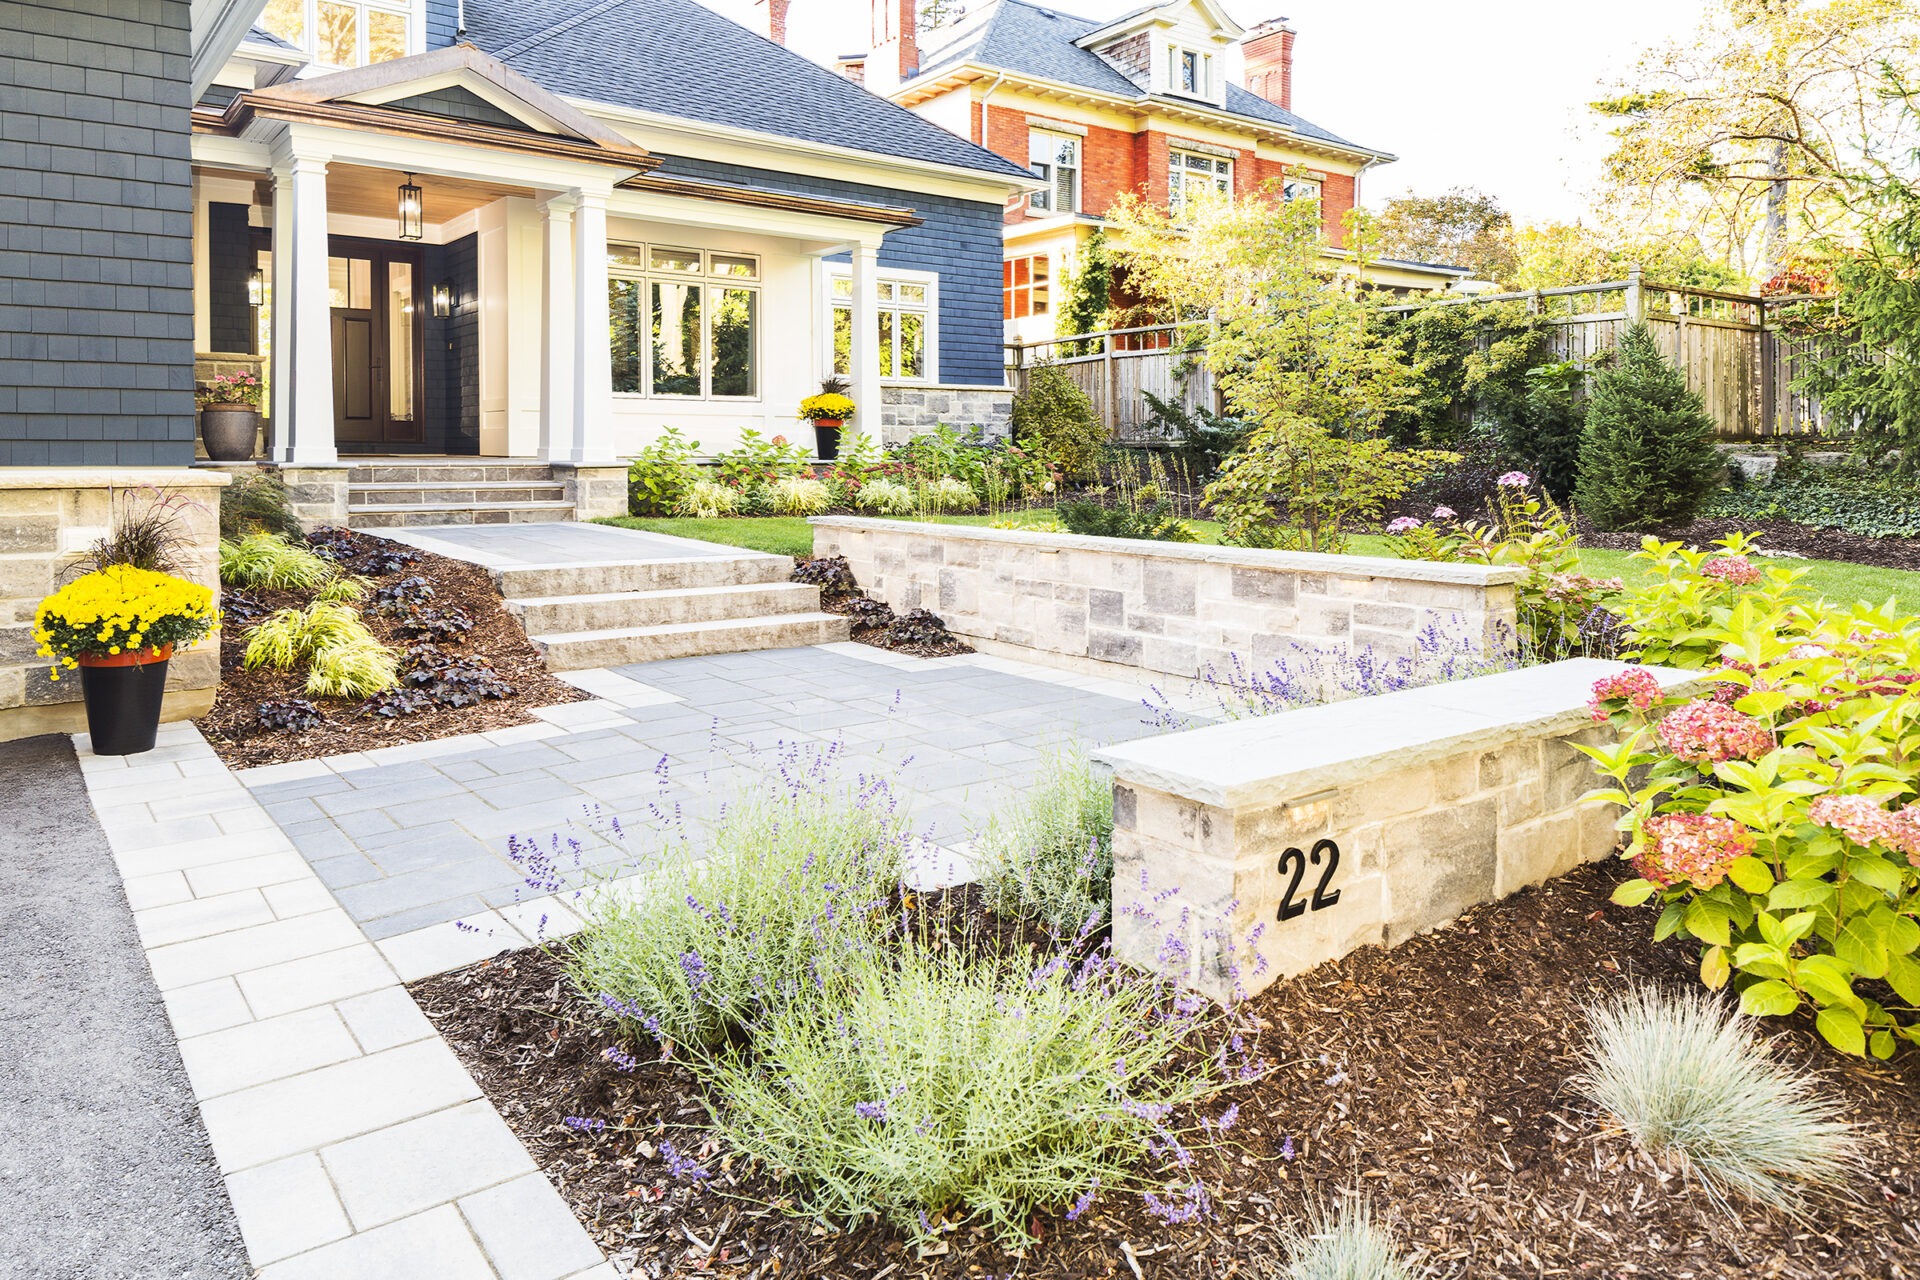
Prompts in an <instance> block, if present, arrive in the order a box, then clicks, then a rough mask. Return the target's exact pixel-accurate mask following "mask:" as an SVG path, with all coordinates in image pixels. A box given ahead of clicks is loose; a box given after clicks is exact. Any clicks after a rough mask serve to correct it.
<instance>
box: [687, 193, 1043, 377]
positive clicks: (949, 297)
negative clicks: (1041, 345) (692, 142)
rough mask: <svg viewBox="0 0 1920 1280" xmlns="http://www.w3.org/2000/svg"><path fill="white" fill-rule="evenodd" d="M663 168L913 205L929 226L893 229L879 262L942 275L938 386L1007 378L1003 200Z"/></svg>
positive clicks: (834, 197) (865, 200) (827, 196)
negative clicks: (1002, 319)
mask: <svg viewBox="0 0 1920 1280" xmlns="http://www.w3.org/2000/svg"><path fill="white" fill-rule="evenodd" d="M659 171H660V172H661V173H665V174H678V175H680V176H681V177H686V178H699V179H703V180H706V181H709V182H724V183H728V184H730V185H733V186H743V187H752V188H756V189H758V190H762V191H786V192H791V193H793V194H796V195H807V196H818V197H823V198H825V199H830V200H847V201H852V202H855V203H859V204H878V205H896V206H898V205H911V206H912V208H913V210H914V212H916V213H917V214H919V215H920V217H922V218H923V219H925V221H924V222H923V223H922V224H921V225H920V226H917V227H902V228H900V229H898V230H896V231H889V232H888V233H887V237H886V239H885V240H884V241H882V242H881V245H880V265H881V266H882V267H904V268H910V269H913V270H918V271H935V272H938V273H939V275H940V370H939V373H940V381H942V382H946V383H972V384H978V385H992V386H996V387H997V386H999V385H1000V384H1001V383H1002V382H1003V381H1005V379H1006V371H1005V366H1004V362H1003V353H1002V349H1001V345H1000V344H1001V342H1002V341H1003V338H1002V337H1001V331H1000V330H1001V326H1000V257H1001V252H1000V227H1001V223H1002V215H1001V208H1002V206H1001V205H1000V204H999V203H997V202H996V203H993V204H986V203H983V202H980V201H977V200H955V199H953V198H952V197H949V196H934V195H925V194H923V193H921V192H917V191H891V190H888V189H887V188H884V187H869V186H864V185H861V184H859V183H853V182H838V181H834V180H832V179H828V178H815V177H808V176H806V175H804V174H794V173H776V172H773V171H772V170H769V169H750V168H747V167H745V166H743V165H729V164H716V163H714V162H713V161H710V160H699V159H694V158H692V157H688V156H664V157H662V158H661V163H660V170H659Z"/></svg>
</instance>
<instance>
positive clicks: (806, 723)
mask: <svg viewBox="0 0 1920 1280" xmlns="http://www.w3.org/2000/svg"><path fill="white" fill-rule="evenodd" d="M882 656H883V657H885V658H886V660H884V661H881V660H876V659H875V658H873V657H868V656H866V655H864V654H854V653H847V652H842V651H839V648H838V647H836V646H821V647H814V648H799V649H783V650H772V651H766V652H756V653H728V654H715V655H709V656H704V657H695V658H677V659H672V660H668V661H663V662H653V663H642V664H636V665H631V666H624V667H618V668H614V669H612V671H610V672H601V673H594V678H595V679H596V680H598V681H600V682H602V683H611V684H614V685H618V686H619V687H624V688H631V689H635V690H651V691H655V692H657V693H658V694H659V695H661V696H662V697H663V698H670V699H678V700H677V701H671V700H662V701H655V702H652V703H650V704H649V705H641V706H632V707H625V706H620V705H618V704H616V703H613V702H603V703H596V704H594V705H595V706H597V707H602V708H605V709H606V711H607V713H608V714H610V715H614V716H617V717H618V721H619V723H617V724H611V725H610V724H608V723H607V722H605V721H599V722H595V723H594V724H593V726H592V727H588V728H583V729H580V730H578V731H575V732H568V731H567V730H566V729H565V727H564V726H563V725H557V724H548V725H542V726H537V727H538V728H539V729H540V730H541V731H542V732H544V733H546V734H547V735H548V736H544V737H540V738H538V739H537V740H519V737H520V735H518V734H517V733H516V732H514V731H507V732H506V734H505V736H504V737H502V735H501V734H499V733H495V734H490V735H488V737H487V738H485V739H483V738H481V737H479V736H478V735H476V736H475V737H474V738H473V739H472V744H471V745H470V746H463V745H460V744H458V743H455V742H451V741H443V742H440V743H436V744H433V745H434V748H435V749H434V752H433V753H432V754H427V755H422V756H419V757H414V756H409V755H407V754H406V753H405V751H404V750H403V751H402V752H399V753H396V755H397V756H398V758H394V757H382V758H385V759H387V760H388V761H389V762H388V763H385V764H367V763H366V762H365V761H364V760H362V759H360V758H355V759H353V760H350V761H344V762H343V761H336V762H333V764H334V768H330V769H328V770H327V771H326V772H324V773H311V774H304V776H303V772H302V771H274V772H267V773H263V774H261V775H260V776H259V778H258V780H257V781H256V780H253V779H250V778H249V777H248V775H247V774H242V775H240V776H241V778H242V780H243V781H247V782H248V785H249V789H250V790H251V792H252V794H253V795H254V797H255V798H256V799H257V800H259V801H260V803H261V804H262V805H263V806H264V807H265V808H266V811H267V812H268V813H269V814H271V815H272V816H273V818H274V819H275V820H276V821H278V822H279V823H280V824H281V828H282V830H283V832H284V833H285V834H286V836H287V837H288V839H290V840H291V841H292V843H293V844H294V846H295V847H296V848H297V849H299V850H300V852H301V853H302V854H303V855H305V856H306V857H307V858H308V860H309V861H310V862H311V863H312V865H313V868H314V870H315V872H316V873H317V874H318V876H319V878H320V879H321V880H322V881H323V882H324V883H325V884H326V885H327V886H328V887H329V888H330V889H332V890H333V891H334V894H335V895H336V896H337V897H338V899H339V901H340V904H341V906H343V907H344V908H345V909H346V911H347V913H348V914H349V915H350V916H351V917H352V918H353V919H354V920H355V921H356V922H357V923H358V924H359V925H360V926H361V928H362V929H363V930H364V931H365V933H366V934H367V936H368V937H370V938H373V939H375V940H383V939H392V938H395V937H398V936H399V935H402V934H405V933H408V932H411V931H413V930H416V929H421V928H425V927H429V926H434V925H439V924H444V923H447V922H451V921H456V920H462V919H465V918H467V917H469V916H471V915H473V914H475V913H476V912H479V911H481V910H484V909H485V908H486V907H489V906H491V907H509V908H510V907H511V906H512V905H513V904H514V903H516V902H518V901H520V900H522V899H523V898H533V897H536V896H538V891H536V890H533V889H530V888H528V887H527V886H526V884H525V880H524V871H523V869H522V868H521V867H520V866H518V865H517V864H516V863H515V862H514V861H513V859H512V858H511V857H509V853H508V845H509V839H510V838H511V837H513V836H520V837H524V838H527V839H536V840H545V839H547V838H548V837H550V836H552V835H553V834H554V833H556V832H562V833H565V835H567V836H571V837H574V838H577V839H578V840H579V841H580V843H581V851H580V855H579V861H580V863H581V864H582V865H583V866H584V867H586V868H591V869H596V870H628V869H634V868H636V867H638V866H642V865H644V862H645V859H646V857H647V856H648V851H649V848H650V847H657V845H658V842H659V841H660V840H661V839H662V838H663V837H662V836H661V835H660V834H659V828H660V827H661V826H662V825H663V823H664V822H666V821H668V820H670V817H672V816H677V818H678V820H681V821H685V822H686V823H687V824H688V825H689V826H690V827H691V828H693V829H695V830H697V829H698V828H699V826H700V825H701V824H702V823H704V822H706V821H708V820H710V819H711V818H712V817H713V816H714V815H715V814H716V813H717V812H718V810H719V808H720V807H721V806H722V805H723V804H724V803H725V802H726V801H727V800H728V799H730V798H731V797H733V796H736V795H738V794H741V793H742V792H744V791H747V790H750V789H752V788H753V787H755V786H756V785H758V784H759V782H760V781H761V780H762V779H764V778H766V777H767V776H768V775H769V774H771V773H773V772H775V771H776V770H777V769H778V768H779V765H780V759H779V757H780V749H781V748H792V747H794V746H796V745H801V744H807V745H810V746H812V747H813V748H815V749H819V748H824V747H826V746H827V745H828V744H837V745H838V750H839V759H840V762H841V767H842V768H843V769H844V770H845V771H846V773H847V775H848V776H849V777H851V776H853V775H855V774H858V773H866V774H869V775H872V774H881V775H884V776H887V777H890V778H892V779H893V780H894V781H895V785H896V789H897V790H898V792H899V793H900V795H901V798H902V801H903V803H904V805H905V807H906V809H907V811H908V813H909V814H910V815H911V816H912V819H913V822H914V825H915V828H916V830H918V831H922V832H924V833H925V834H926V836H927V837H928V838H929V839H930V840H932V841H933V842H935V843H937V844H941V845H946V846H954V845H958V844H961V843H963V842H965V841H966V840H967V839H969V838H970V836H971V835H972V834H973V833H974V832H975V831H976V830H977V829H978V828H979V827H980V826H981V825H983V824H984V822H985V820H986V817H987V815H988V814H989V813H990V812H991V811H992V809H993V808H994V807H995V806H996V805H997V804H999V803H1001V802H1003V801H1004V800H1005V799H1007V798H1008V797H1009V796H1010V795H1011V794H1012V793H1014V792H1016V791H1017V790H1018V789H1020V788H1022V787H1024V786H1025V785H1027V784H1028V783H1029V782H1030V781H1031V779H1032V777H1033V775H1034V772H1035V771H1036V769H1037V768H1038V765H1039V761H1040V759H1041V758H1042V755H1043V753H1044V752H1046V751H1048V750H1050V749H1055V748H1058V747H1060V746H1064V745H1066V744H1068V743H1071V742H1074V741H1083V742H1086V743H1088V744H1090V745H1092V744H1106V743H1112V742H1119V741H1125V740H1128V739H1131V738H1139V737H1145V736H1148V735H1149V734H1151V733H1153V732H1155V730H1154V729H1153V728H1151V727H1150V726H1149V724H1148V723H1147V719H1148V717H1147V713H1146V711H1145V708H1144V706H1143V705H1142V702H1141V700H1140V697H1139V696H1126V695H1127V694H1128V690H1127V689H1126V688H1125V687H1124V686H1114V687H1112V688H1103V689H1101V690H1100V691H1092V690H1089V689H1087V688H1084V687H1080V685H1079V684H1077V683H1075V682H1073V681H1071V680H1070V679H1068V678H1066V677H1062V676H1060V675H1059V674H1058V673H1055V672H1052V671H1050V670H1047V669H1045V668H1022V667H1019V666H1018V665H1017V664H1009V663H1004V662H997V661H991V660H986V659H941V660H937V661H932V662H927V661H920V660H906V661H902V660H900V659H898V658H894V657H892V656H888V655H882ZM1082 683H1084V682H1082ZM1139 692H1140V694H1141V695H1144V693H1145V692H1146V690H1145V687H1144V686H1142V687H1141V689H1140V691H1139ZM576 705H577V704H576ZM336 769H338V770H343V771H338V772H337V771H336ZM608 819H618V820H619V821H620V822H621V824H622V825H623V827H624V828H625V830H626V832H627V836H628V838H627V840H626V841H625V842H624V843H613V842H610V841H609V840H607V839H604V838H602V837H601V836H599V835H597V834H595V825H596V823H604V822H605V821H606V820H608Z"/></svg>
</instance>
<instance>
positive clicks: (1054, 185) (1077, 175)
mask: <svg viewBox="0 0 1920 1280" xmlns="http://www.w3.org/2000/svg"><path fill="white" fill-rule="evenodd" d="M1036 133H1037V134H1041V135H1043V136H1048V137H1052V138H1054V139H1057V140H1058V141H1062V142H1071V143H1072V144H1073V159H1074V165H1073V208H1071V209H1056V208H1054V207H1053V205H1052V203H1051V201H1052V199H1053V197H1054V195H1055V194H1056V193H1057V192H1058V191H1059V178H1058V171H1059V166H1058V165H1057V164H1055V163H1053V162H1052V161H1049V162H1048V164H1047V168H1048V169H1049V170H1050V174H1049V177H1048V179H1047V189H1046V191H1045V192H1039V191H1035V192H1031V193H1029V195H1028V196H1027V208H1028V209H1029V210H1037V211H1038V212H1040V213H1044V214H1047V215H1048V216H1054V215H1058V214H1066V215H1068V216H1072V215H1073V214H1076V213H1079V212H1080V204H1081V201H1082V199H1084V197H1085V182H1086V172H1087V146H1086V141H1085V137H1084V135H1082V136H1075V135H1074V134H1072V133H1070V132H1069V131H1067V130H1065V129H1056V128H1054V127H1053V126H1052V125H1036V124H1029V125H1028V127H1027V154H1028V156H1032V154H1033V135H1034V134H1036ZM1027 167H1028V168H1029V169H1031V168H1032V167H1033V163H1032V161H1031V160H1029V161H1028V163H1027ZM1043 194H1044V195H1045V196H1046V197H1047V199H1048V201H1049V203H1048V204H1046V205H1044V206H1042V205H1036V204H1035V203H1034V202H1033V200H1034V197H1035V196H1039V195H1043Z"/></svg>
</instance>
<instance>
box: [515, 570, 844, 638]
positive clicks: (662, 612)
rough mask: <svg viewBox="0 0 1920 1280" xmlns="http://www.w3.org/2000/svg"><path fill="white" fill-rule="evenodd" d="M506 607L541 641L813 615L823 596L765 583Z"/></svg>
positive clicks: (537, 599) (545, 599) (797, 586)
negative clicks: (574, 635)
mask: <svg viewBox="0 0 1920 1280" xmlns="http://www.w3.org/2000/svg"><path fill="white" fill-rule="evenodd" d="M506 603H507V611H508V612H510V613H514V614H518V615H519V617H520V624H521V625H522V626H524V627H525V628H526V629H527V634H528V635H536V636H537V635H553V634H560V633H567V632H576V631H616V630H620V629H623V628H631V627H664V626H671V625H673V624H675V623H681V622H726V621H731V620H734V619H740V618H770V617H777V616H782V615H794V614H801V613H813V612H816V611H817V610H818V609H819V607H820V590H819V588H818V587H811V586H806V585H804V584H802V583H798V582H762V583H748V584H744V585H735V584H723V585H717V586H703V587H681V588H678V589H675V590H670V591H617V592H607V593H605V594H599V595H565V596H533V597H530V598H526V599H517V600H514V599H510V600H508V601H507V602H506Z"/></svg>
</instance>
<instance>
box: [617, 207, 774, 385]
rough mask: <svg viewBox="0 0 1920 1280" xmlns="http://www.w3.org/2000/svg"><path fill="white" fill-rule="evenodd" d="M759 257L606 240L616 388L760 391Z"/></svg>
mask: <svg viewBox="0 0 1920 1280" xmlns="http://www.w3.org/2000/svg"><path fill="white" fill-rule="evenodd" d="M759 279H760V261H759V259H758V258H755V257H753V256H752V255H751V254H738V253H718V252H710V251H708V250H704V249H680V248H674V247H671V246H668V245H619V244H615V245H608V246H607V308H608V316H607V319H608V331H609V333H610V335H611V341H612V344H613V390H614V393H615V394H616V395H634V396H653V397H658V398H667V397H674V398H679V399H716V400H730V399H737V400H744V399H751V398H753V397H755V396H758V395H759V393H760V390H759V378H760V362H759V340H760V333H759V330H760V286H759Z"/></svg>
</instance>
